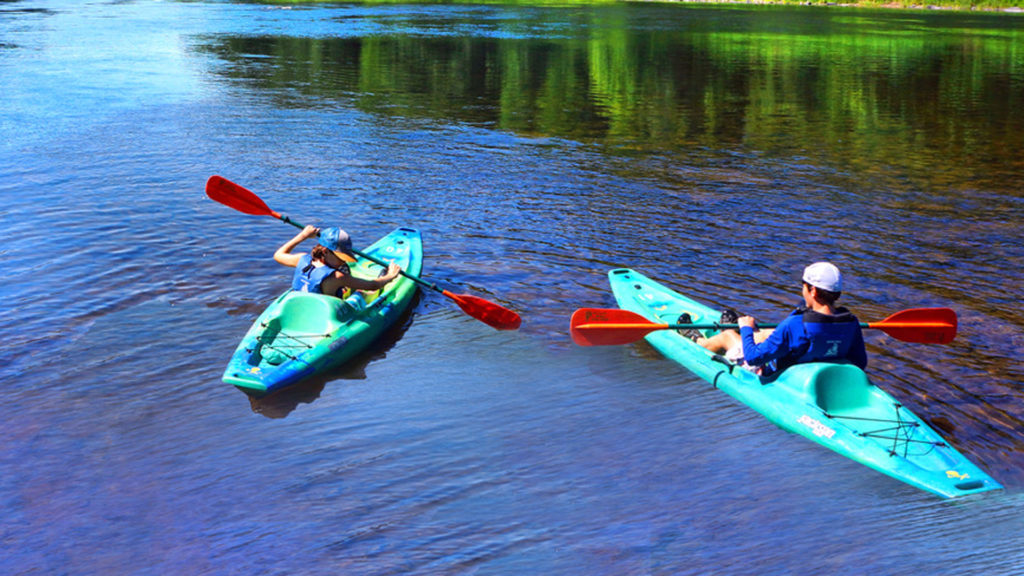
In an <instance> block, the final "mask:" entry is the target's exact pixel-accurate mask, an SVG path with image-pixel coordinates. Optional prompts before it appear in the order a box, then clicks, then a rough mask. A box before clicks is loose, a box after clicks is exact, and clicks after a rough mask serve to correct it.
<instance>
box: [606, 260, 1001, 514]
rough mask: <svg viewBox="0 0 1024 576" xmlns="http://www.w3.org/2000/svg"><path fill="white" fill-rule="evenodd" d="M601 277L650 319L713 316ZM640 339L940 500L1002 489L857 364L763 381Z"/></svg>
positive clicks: (685, 350)
mask: <svg viewBox="0 0 1024 576" xmlns="http://www.w3.org/2000/svg"><path fill="white" fill-rule="evenodd" d="M608 277H609V280H610V282H611V287H612V292H613V293H614V295H615V299H616V301H617V302H618V305H619V307H620V308H622V309H624V310H629V311H631V312H635V313H637V314H640V315H641V316H643V317H645V318H647V319H648V320H650V321H652V322H657V323H665V324H673V323H675V322H676V321H677V319H678V318H679V316H680V314H682V313H684V312H686V313H689V314H690V317H691V318H692V321H693V323H695V324H696V323H713V322H717V321H718V320H719V312H717V311H715V310H713V309H711V308H709V307H707V306H705V305H703V304H700V303H699V302H697V301H695V300H692V299H690V298H687V297H686V296H683V295H681V294H679V293H677V292H674V291H672V290H670V289H668V288H666V287H664V286H662V285H660V284H658V283H657V282H655V281H653V280H651V279H649V278H647V277H646V276H644V275H643V274H640V273H638V272H635V271H633V270H629V269H624V268H620V269H616V270H612V271H611V272H609V273H608ZM702 332H703V333H704V335H705V336H708V335H711V334H712V333H713V330H711V329H708V330H703V331H702ZM645 338H646V339H647V341H648V342H649V343H650V344H651V345H652V346H654V348H656V349H657V350H658V351H659V352H661V353H662V354H664V355H665V356H667V357H668V358H670V359H672V360H674V361H676V362H678V363H680V364H682V365H683V366H684V367H686V368H687V369H689V370H690V371H692V372H693V373H695V374H697V375H698V376H700V377H701V378H703V379H705V380H707V381H708V382H710V383H711V384H712V385H713V386H714V387H715V388H718V389H720V390H722V391H724V392H725V393H727V394H729V395H730V396H732V397H733V398H735V399H737V400H739V401H740V402H742V403H744V404H746V405H747V406H749V407H751V408H753V409H754V410H756V411H757V412H758V413H760V414H761V415H762V416H764V417H765V418H767V419H768V420H770V421H771V422H772V423H774V424H775V425H777V426H779V427H780V428H782V429H783V430H787V431H789V432H793V433H796V434H799V435H801V436H803V437H805V438H808V439H810V440H813V441H814V442H817V443H818V444H821V445H822V446H825V447H827V448H830V449H831V450H834V451H836V452H838V453H840V454H842V455H843V456H846V457H847V458H850V459H852V460H855V461H857V462H860V463H861V464H864V465H865V466H868V467H870V468H873V469H875V470H877V471H879V472H881V473H883V474H887V475H889V476H891V477H893V478H896V479H897V480H902V481H903V482H906V483H907V484H910V485H912V486H916V487H917V488H920V489H922V490H926V491H928V492H932V493H934V494H938V495H940V496H943V497H947V498H951V497H956V496H963V495H967V494H974V493H977V492H984V491H986V490H996V489H999V488H1002V486H1000V485H999V483H998V482H996V481H995V480H993V479H992V478H991V477H990V476H989V475H988V474H986V473H985V472H983V471H982V470H981V469H980V468H978V467H977V466H975V465H974V464H973V463H972V462H971V461H970V460H968V459H967V458H965V457H964V456H963V455H962V454H960V453H959V452H958V451H957V450H956V449H955V448H953V447H952V446H951V445H949V443H947V442H946V441H945V440H943V439H942V437H941V436H939V435H938V434H937V433H936V432H935V431H934V430H933V429H932V428H930V427H929V426H928V425H927V424H925V423H924V422H923V421H922V420H921V419H920V418H918V417H917V416H915V415H914V414H913V413H912V412H911V411H910V410H909V409H908V408H907V407H906V406H904V405H902V404H901V403H900V402H898V401H897V400H895V399H894V398H893V397H892V396H890V395H889V394H888V393H886V392H885V391H883V390H882V389H881V388H878V387H877V386H875V385H874V384H873V383H872V382H871V381H870V380H869V379H868V376H867V374H866V373H865V372H864V371H863V370H861V369H860V368H857V367H856V366H853V365H849V364H826V363H810V364H799V365H796V366H792V367H790V368H788V369H786V370H785V371H784V372H782V373H781V374H780V375H778V376H777V377H776V378H774V379H773V380H771V381H770V382H762V380H761V378H760V377H759V376H757V375H756V374H754V373H753V372H751V371H749V370H747V369H744V368H742V367H740V366H737V365H736V364H734V363H732V362H730V361H729V360H726V359H725V358H724V357H722V356H720V355H716V354H713V353H711V352H710V351H708V350H706V349H704V348H703V347H701V346H700V345H698V344H697V343H696V342H693V341H692V340H690V339H689V338H685V337H683V336H681V335H680V334H679V333H677V332H676V331H674V330H659V331H654V332H651V333H649V334H647V335H646V336H645Z"/></svg>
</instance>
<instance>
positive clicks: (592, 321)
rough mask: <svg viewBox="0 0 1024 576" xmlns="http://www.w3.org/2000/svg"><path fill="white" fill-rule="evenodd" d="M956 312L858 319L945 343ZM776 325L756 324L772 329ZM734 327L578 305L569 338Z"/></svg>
mask: <svg viewBox="0 0 1024 576" xmlns="http://www.w3.org/2000/svg"><path fill="white" fill-rule="evenodd" d="M956 324H957V321H956V312H954V311H953V310H951V309H949V308H911V309H909V310H903V311H901V312H897V313H895V314H893V315H892V316H889V317H888V318H886V319H885V320H881V321H879V322H862V323H861V325H860V327H861V328H877V329H879V330H882V331H883V332H885V333H886V334H888V335H889V336H892V337H893V338H896V339H897V340H902V341H904V342H915V343H918V344H949V343H950V342H952V341H953V338H955V337H956ZM776 326H778V324H758V327H760V328H775V327H776ZM689 328H695V329H713V330H721V329H727V328H733V329H738V328H739V326H738V325H736V324H719V323H717V322H712V323H704V324H699V323H694V324H658V323H655V322H651V321H650V320H648V319H646V318H644V317H643V316H641V315H639V314H636V313H633V312H630V311H628V310H620V309H618V308H580V309H579V310H577V311H575V312H573V315H572V320H571V321H570V332H571V334H572V341H573V342H575V343H577V344H579V345H580V346H611V345H616V344H629V343H630V342H636V341H637V340H639V339H641V338H643V337H644V336H646V335H648V334H650V333H651V332H654V331H656V330H679V329H689Z"/></svg>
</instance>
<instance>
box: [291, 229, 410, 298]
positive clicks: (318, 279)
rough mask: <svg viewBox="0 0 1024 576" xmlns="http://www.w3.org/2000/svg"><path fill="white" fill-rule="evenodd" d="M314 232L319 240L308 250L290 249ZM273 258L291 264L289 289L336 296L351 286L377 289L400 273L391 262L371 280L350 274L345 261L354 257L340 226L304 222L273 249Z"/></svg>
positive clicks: (346, 293)
mask: <svg viewBox="0 0 1024 576" xmlns="http://www.w3.org/2000/svg"><path fill="white" fill-rule="evenodd" d="M318 234H319V236H320V243H319V244H317V245H316V246H314V247H313V250H312V251H311V252H309V253H308V254H307V253H303V252H300V253H297V254H293V253H292V250H294V249H295V247H296V246H298V245H299V244H301V243H302V241H303V240H306V239H307V238H310V237H311V236H316V235H318ZM274 260H275V261H276V262H278V263H279V264H283V265H285V266H290V267H292V268H295V274H294V275H293V276H292V290H296V291H298V292H311V293H314V294H329V295H331V296H337V297H338V298H344V297H346V296H348V295H349V294H350V293H351V291H352V290H379V289H380V288H383V287H384V286H386V285H387V284H388V282H391V281H392V280H394V279H395V278H397V277H398V275H399V274H400V273H401V268H400V267H399V266H398V264H391V265H390V266H388V269H387V271H386V272H385V273H384V274H382V275H381V276H380V277H378V278H374V279H372V280H369V279H365V278H357V277H355V276H353V275H352V273H351V271H350V270H349V267H348V265H349V263H351V262H355V261H356V258H355V253H354V252H353V251H352V238H351V237H350V236H349V235H348V233H347V232H345V231H344V230H342V229H341V228H324V229H323V230H320V229H319V228H316V227H314V226H306V227H305V228H303V229H302V231H301V232H299V233H298V234H296V235H295V237H294V238H292V239H291V240H289V241H287V242H285V243H284V244H282V245H281V247H280V248H278V249H277V252H274Z"/></svg>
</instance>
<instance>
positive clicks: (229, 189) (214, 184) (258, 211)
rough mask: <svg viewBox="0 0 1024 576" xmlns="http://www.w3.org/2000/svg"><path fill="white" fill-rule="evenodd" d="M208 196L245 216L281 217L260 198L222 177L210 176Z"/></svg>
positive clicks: (207, 189)
mask: <svg viewBox="0 0 1024 576" xmlns="http://www.w3.org/2000/svg"><path fill="white" fill-rule="evenodd" d="M206 195H207V196H209V197H210V199H211V200H215V201H217V202H220V203H221V204H223V205H225V206H230V207H231V208H234V209H235V210H238V211H239V212H243V213H245V214H252V215H253V216H273V217H274V218H280V217H281V215H280V214H278V213H277V212H274V211H273V210H271V209H270V207H269V206H267V204H266V203H265V202H264V201H263V200H261V199H260V197H259V196H257V195H255V194H253V193H252V192H250V191H249V190H247V189H246V188H243V187H241V186H239V185H238V184H235V183H234V182H232V181H230V180H228V179H226V178H221V177H220V176H210V179H209V180H207V181H206Z"/></svg>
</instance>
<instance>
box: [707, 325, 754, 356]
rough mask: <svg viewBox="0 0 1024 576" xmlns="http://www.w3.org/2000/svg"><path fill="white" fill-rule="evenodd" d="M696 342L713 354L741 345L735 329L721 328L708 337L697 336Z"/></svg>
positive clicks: (722, 352) (740, 339) (738, 334)
mask: <svg viewBox="0 0 1024 576" xmlns="http://www.w3.org/2000/svg"><path fill="white" fill-rule="evenodd" d="M696 342H697V344H700V345H701V346H703V347H705V348H707V349H708V350H710V351H712V352H714V353H715V354H725V353H726V352H727V351H728V350H729V349H730V348H732V347H734V346H742V345H743V340H742V338H740V333H739V332H737V331H735V330H722V331H721V332H719V333H718V334H715V335H714V336H712V337H710V338H697V340H696Z"/></svg>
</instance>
